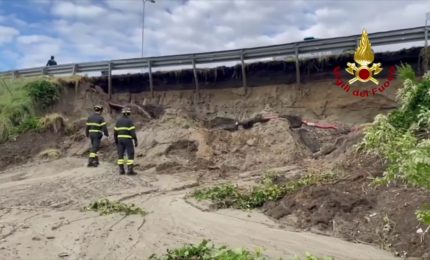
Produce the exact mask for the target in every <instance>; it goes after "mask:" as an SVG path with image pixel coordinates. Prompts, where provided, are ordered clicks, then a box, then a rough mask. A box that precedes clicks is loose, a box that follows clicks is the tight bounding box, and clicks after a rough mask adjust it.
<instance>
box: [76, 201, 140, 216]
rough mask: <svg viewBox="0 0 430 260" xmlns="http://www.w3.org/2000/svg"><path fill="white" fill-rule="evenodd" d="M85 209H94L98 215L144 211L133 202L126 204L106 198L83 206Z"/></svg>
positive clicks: (128, 213)
mask: <svg viewBox="0 0 430 260" xmlns="http://www.w3.org/2000/svg"><path fill="white" fill-rule="evenodd" d="M84 210H85V211H96V212H99V213H100V215H109V214H113V213H122V214H124V215H126V216H127V215H136V214H140V215H142V216H143V215H145V214H146V213H145V211H144V210H143V209H141V208H139V207H136V206H135V205H134V204H130V205H127V204H125V203H122V202H119V201H114V202H113V201H109V200H108V199H101V200H98V201H96V202H93V203H91V204H90V205H88V206H87V207H85V208H84Z"/></svg>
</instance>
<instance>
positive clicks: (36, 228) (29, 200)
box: [0, 158, 397, 260]
mask: <svg viewBox="0 0 430 260" xmlns="http://www.w3.org/2000/svg"><path fill="white" fill-rule="evenodd" d="M85 163H86V161H85V160H83V159H78V158H67V159H61V160H57V161H52V162H45V163H38V164H31V165H30V164H28V165H24V166H21V167H18V168H13V169H10V170H7V171H5V172H3V173H1V174H0V259H2V260H3V259H5V260H10V259H28V260H38V259H43V260H50V259H94V260H97V259H113V260H117V259H124V260H125V259H128V260H132V259H136V260H137V259H147V258H148V257H149V256H150V255H151V254H153V253H157V254H160V253H163V252H165V250H166V249H167V248H173V247H177V246H180V245H182V244H184V243H193V242H200V241H201V240H202V239H211V240H212V241H214V242H215V243H216V244H218V245H221V244H225V245H229V246H231V247H247V248H249V249H254V248H257V247H262V248H264V249H265V250H266V251H265V253H266V254H267V255H270V256H272V257H284V259H290V258H291V257H292V256H294V255H296V254H298V255H303V254H304V252H311V253H313V254H316V255H331V256H334V257H335V258H336V259H368V260H370V259H375V260H376V259H378V260H384V259H387V260H388V259H397V258H394V257H392V256H391V255H390V253H388V252H385V251H382V250H379V249H376V248H374V247H372V246H368V245H362V244H354V243H349V242H345V241H343V240H340V239H336V238H331V237H326V236H321V235H316V234H312V233H305V232H292V231H288V228H285V227H283V228H281V227H280V226H279V225H278V224H277V223H276V222H274V221H273V220H271V219H269V218H268V217H266V216H265V215H263V214H261V213H259V212H243V211H237V210H220V211H217V212H209V211H203V210H200V209H199V208H198V207H195V206H193V204H192V203H189V202H187V201H186V200H184V195H185V194H186V193H187V192H189V191H191V188H192V187H193V186H195V185H196V184H197V182H196V178H197V176H196V175H195V174H194V173H176V174H173V175H155V174H151V173H149V172H148V173H141V174H140V175H138V176H120V175H117V174H116V167H115V166H114V165H111V164H106V163H102V165H101V166H100V167H99V168H91V169H88V168H86V167H85ZM105 197H107V198H109V199H115V200H121V201H124V202H127V203H131V202H133V203H136V204H137V205H139V206H141V207H143V208H144V209H145V210H146V211H147V212H149V214H148V215H146V216H144V217H142V216H128V217H123V216H121V215H109V216H99V215H98V214H97V213H94V212H81V211H80V209H81V208H82V207H84V206H86V205H87V204H88V203H90V202H92V201H95V200H98V199H101V198H105Z"/></svg>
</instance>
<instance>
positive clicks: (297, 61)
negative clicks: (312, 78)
mask: <svg viewBox="0 0 430 260" xmlns="http://www.w3.org/2000/svg"><path fill="white" fill-rule="evenodd" d="M296 82H297V84H300V63H299V47H298V46H296Z"/></svg>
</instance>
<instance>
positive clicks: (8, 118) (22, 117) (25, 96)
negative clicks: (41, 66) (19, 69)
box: [0, 78, 60, 142]
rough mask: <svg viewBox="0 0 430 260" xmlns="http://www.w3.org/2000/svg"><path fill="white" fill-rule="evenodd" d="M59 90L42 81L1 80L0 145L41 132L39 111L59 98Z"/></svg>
mask: <svg viewBox="0 0 430 260" xmlns="http://www.w3.org/2000/svg"><path fill="white" fill-rule="evenodd" d="M59 95H60V93H59V87H58V86H57V85H56V84H55V83H52V82H50V81H48V80H45V79H28V78H26V79H14V80H7V81H6V80H5V79H0V142H5V141H7V140H9V139H13V138H15V137H16V136H17V135H19V134H22V133H24V132H26V131H29V130H39V129H41V127H42V126H41V124H40V122H39V118H38V117H37V114H38V112H42V111H43V110H44V109H46V108H48V107H49V106H51V105H53V104H54V103H55V102H57V101H58V99H59Z"/></svg>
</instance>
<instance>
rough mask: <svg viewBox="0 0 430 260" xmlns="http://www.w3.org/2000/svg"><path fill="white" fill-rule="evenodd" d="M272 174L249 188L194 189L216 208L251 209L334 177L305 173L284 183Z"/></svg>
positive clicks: (196, 196) (200, 197)
mask: <svg viewBox="0 0 430 260" xmlns="http://www.w3.org/2000/svg"><path fill="white" fill-rule="evenodd" d="M274 177H275V176H273V175H269V176H266V177H265V178H264V179H263V180H262V181H261V183H259V184H258V185H256V186H254V187H251V188H250V189H241V188H239V187H238V186H237V185H232V184H222V185H219V186H215V187H210V188H204V189H200V190H196V191H194V193H193V194H192V196H193V197H195V198H196V199H197V200H205V199H208V200H212V201H213V202H215V204H216V206H217V207H218V208H229V207H233V208H238V209H252V208H257V207H261V206H263V204H264V203H265V202H267V201H275V200H279V199H281V198H282V197H284V196H285V195H286V194H289V193H292V192H295V191H297V190H298V189H300V188H303V187H306V186H310V185H314V184H318V183H325V182H328V181H330V180H333V179H334V177H335V176H334V175H333V174H321V175H307V176H304V177H302V178H300V179H298V180H294V181H290V182H288V183H286V184H283V185H281V184H276V183H275V182H274Z"/></svg>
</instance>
